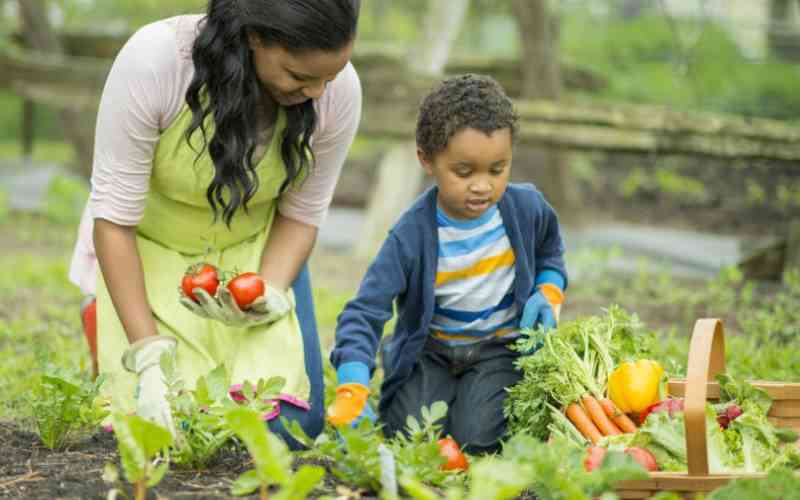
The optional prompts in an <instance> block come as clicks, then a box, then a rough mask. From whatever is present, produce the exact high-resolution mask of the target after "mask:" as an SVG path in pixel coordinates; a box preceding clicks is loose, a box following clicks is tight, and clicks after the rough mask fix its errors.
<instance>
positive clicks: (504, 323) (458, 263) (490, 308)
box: [431, 205, 518, 345]
mask: <svg viewBox="0 0 800 500" xmlns="http://www.w3.org/2000/svg"><path fill="white" fill-rule="evenodd" d="M436 219H437V224H438V233H439V248H438V252H439V256H438V259H437V270H436V287H435V291H434V294H435V297H436V307H435V309H434V312H433V319H432V321H431V332H432V335H433V336H434V337H435V338H436V339H437V340H439V341H441V342H443V343H446V344H448V345H465V344H472V343H475V342H480V341H482V340H486V339H488V338H491V337H494V336H507V335H515V334H516V328H517V313H518V311H517V306H516V305H515V304H514V296H513V286H514V260H515V257H514V251H513V249H512V248H511V244H510V242H509V240H508V236H507V235H506V229H505V225H504V224H503V218H502V217H501V216H500V211H499V210H497V206H496V205H495V206H492V207H491V208H489V209H488V210H486V212H485V213H484V214H483V215H481V216H480V217H478V218H477V219H472V220H468V221H463V220H456V219H453V218H451V217H448V216H447V214H445V213H444V212H443V211H442V209H441V208H440V207H437V210H436Z"/></svg>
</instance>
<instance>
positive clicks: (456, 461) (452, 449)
mask: <svg viewBox="0 0 800 500" xmlns="http://www.w3.org/2000/svg"><path fill="white" fill-rule="evenodd" d="M437 443H438V444H439V453H440V454H441V455H442V456H443V457H444V458H446V459H447V461H446V462H445V463H444V464H442V469H444V470H461V471H465V470H467V469H469V463H468V462H467V457H466V456H465V455H464V453H463V452H462V451H461V448H460V447H459V446H458V443H456V440H455V439H453V438H451V437H448V438H443V439H440V440H439V441H437Z"/></svg>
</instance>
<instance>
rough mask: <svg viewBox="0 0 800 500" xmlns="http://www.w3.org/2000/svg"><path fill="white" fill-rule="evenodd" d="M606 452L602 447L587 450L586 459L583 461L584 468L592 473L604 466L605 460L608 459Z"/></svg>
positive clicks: (591, 447) (592, 447)
mask: <svg viewBox="0 0 800 500" xmlns="http://www.w3.org/2000/svg"><path fill="white" fill-rule="evenodd" d="M607 451H608V450H606V449H605V448H603V447H602V446H590V447H589V449H588V450H586V458H584V459H583V468H584V469H586V470H587V471H589V472H591V471H593V470H595V469H596V468H598V467H600V466H601V465H603V460H604V459H605V458H606V452H607Z"/></svg>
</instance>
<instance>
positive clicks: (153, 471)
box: [113, 414, 172, 500]
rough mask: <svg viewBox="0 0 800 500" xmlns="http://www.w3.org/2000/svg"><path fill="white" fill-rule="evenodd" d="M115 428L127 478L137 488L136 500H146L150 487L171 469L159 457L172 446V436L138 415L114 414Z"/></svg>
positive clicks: (135, 489) (167, 463) (135, 490)
mask: <svg viewBox="0 0 800 500" xmlns="http://www.w3.org/2000/svg"><path fill="white" fill-rule="evenodd" d="M113 425H114V435H115V436H116V438H117V447H118V449H119V455H120V460H121V462H122V470H123V471H124V472H125V478H126V479H127V480H128V482H129V483H131V484H133V485H134V492H135V493H134V495H135V498H136V500H144V498H146V496H147V488H152V487H153V486H155V485H157V484H158V483H159V482H160V481H161V479H163V478H164V475H165V474H166V473H167V470H168V469H169V462H167V461H165V460H163V459H162V458H161V457H160V456H159V454H160V453H161V452H163V451H165V450H166V449H167V448H168V447H169V446H171V445H172V435H171V434H170V433H169V431H168V430H167V429H165V428H163V427H161V426H159V425H156V424H154V423H152V422H149V421H147V420H145V419H143V418H141V417H138V416H136V415H121V414H114V416H113Z"/></svg>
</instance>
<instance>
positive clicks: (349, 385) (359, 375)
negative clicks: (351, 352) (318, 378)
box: [327, 361, 377, 428]
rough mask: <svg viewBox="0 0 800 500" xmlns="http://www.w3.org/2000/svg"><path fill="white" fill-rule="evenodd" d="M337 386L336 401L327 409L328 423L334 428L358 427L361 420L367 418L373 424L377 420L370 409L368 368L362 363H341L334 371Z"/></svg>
mask: <svg viewBox="0 0 800 500" xmlns="http://www.w3.org/2000/svg"><path fill="white" fill-rule="evenodd" d="M336 376H337V378H338V380H339V385H338V387H337V388H336V399H335V400H334V401H333V404H331V406H329V407H328V410H327V413H328V422H330V423H331V425H333V426H334V427H339V426H342V425H350V426H351V427H354V428H355V427H358V424H359V423H361V420H362V419H364V418H368V419H369V420H370V422H372V423H373V424H374V423H375V421H376V420H377V417H376V416H375V412H374V411H372V408H370V406H369V403H368V402H367V400H368V399H369V368H368V367H367V365H365V364H364V363H360V362H358V361H351V362H348V363H343V364H342V365H341V366H339V368H338V369H337V370H336Z"/></svg>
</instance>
